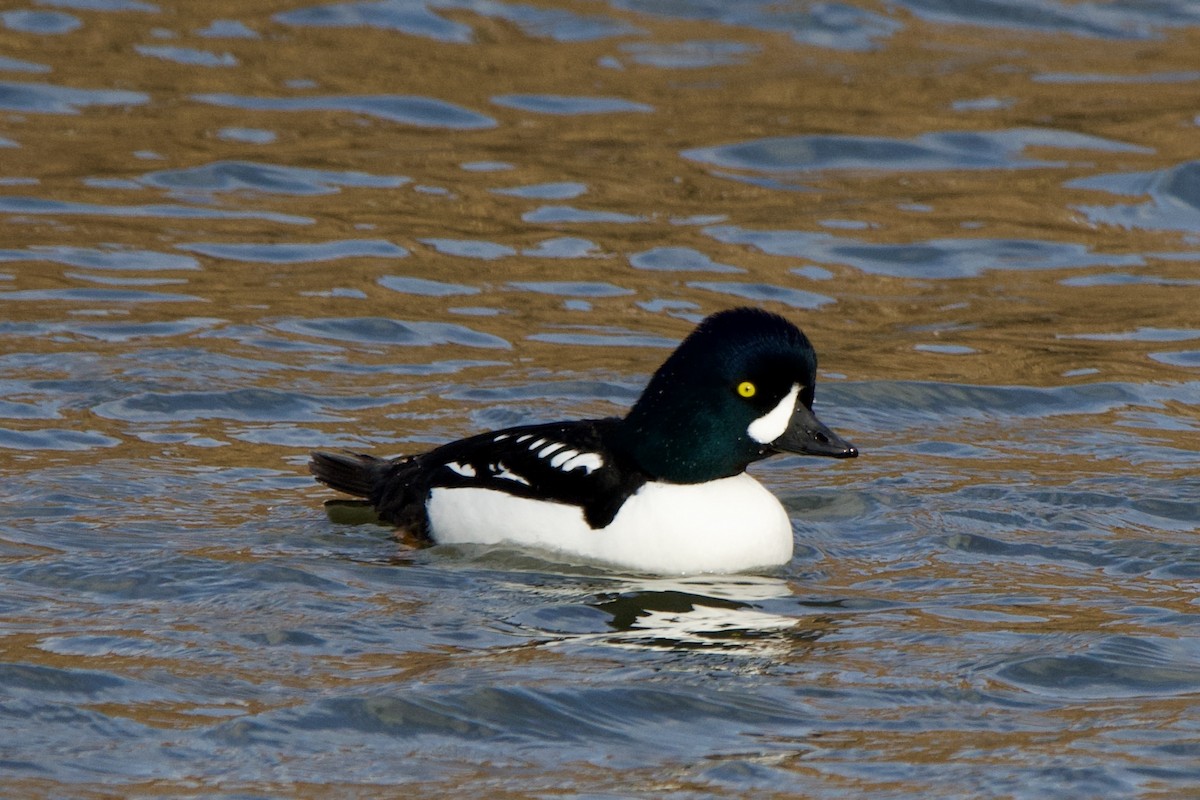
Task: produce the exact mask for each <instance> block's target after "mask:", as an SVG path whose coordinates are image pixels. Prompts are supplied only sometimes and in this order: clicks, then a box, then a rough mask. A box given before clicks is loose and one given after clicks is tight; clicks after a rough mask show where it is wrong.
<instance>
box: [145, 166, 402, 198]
mask: <svg viewBox="0 0 1200 800" xmlns="http://www.w3.org/2000/svg"><path fill="white" fill-rule="evenodd" d="M139 180H140V182H141V183H144V184H146V185H147V186H154V187H156V188H159V189H170V190H172V191H173V192H179V193H202V194H212V193H217V192H243V191H253V192H264V193H266V194H288V195H320V194H331V193H333V192H337V191H338V190H339V189H340V188H341V187H344V186H349V187H354V188H370V189H395V188H397V187H399V186H403V185H404V184H406V183H408V182H409V179H408V178H405V177H403V176H399V175H370V174H368V173H365V172H351V171H339V170H323V169H305V168H303V167H289V166H284V165H281V164H263V163H257V162H253V161H215V162H213V163H211V164H205V165H204V166H200V167H191V168H190V169H172V170H162V171H159V172H148V173H146V174H145V175H143V176H142V177H141V178H140V179H139Z"/></svg>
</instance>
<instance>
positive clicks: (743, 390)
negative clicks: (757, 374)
mask: <svg viewBox="0 0 1200 800" xmlns="http://www.w3.org/2000/svg"><path fill="white" fill-rule="evenodd" d="M757 391H758V387H756V386H755V385H754V384H753V383H751V382H750V381H742V382H741V383H739V384H738V388H737V393H738V394H740V395H741V396H742V397H754V393H755V392H757Z"/></svg>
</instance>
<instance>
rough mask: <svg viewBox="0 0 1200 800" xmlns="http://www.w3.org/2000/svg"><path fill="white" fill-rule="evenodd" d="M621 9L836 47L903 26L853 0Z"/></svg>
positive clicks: (630, 1)
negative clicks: (773, 34) (732, 27)
mask: <svg viewBox="0 0 1200 800" xmlns="http://www.w3.org/2000/svg"><path fill="white" fill-rule="evenodd" d="M609 3H610V4H611V5H614V6H616V7H617V8H625V9H629V10H631V11H637V12H639V13H643V14H652V15H656V16H665V17H672V18H678V19H694V20H705V21H711V22H720V23H722V24H724V25H733V26H738V27H747V28H755V29H757V30H761V31H771V32H780V33H786V34H788V35H790V36H791V37H792V39H793V40H795V41H797V42H801V43H804V44H810V45H816V46H817V47H829V48H832V49H836V50H870V49H873V48H874V47H875V45H876V40H877V39H881V38H884V37H888V36H891V35H892V34H894V33H896V32H897V31H899V30H900V29H901V28H902V27H903V26H902V25H901V23H899V22H897V21H896V20H894V19H891V18H889V17H887V16H884V15H882V14H876V13H873V12H871V11H865V10H863V9H860V8H856V7H855V6H853V5H850V4H849V3H838V2H824V3H806V4H803V5H800V6H795V5H780V4H779V3H775V2H772V0H747V1H744V2H739V3H721V2H712V1H711V0H670V2H663V1H662V0H609Z"/></svg>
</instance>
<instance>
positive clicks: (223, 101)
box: [0, 94, 497, 130]
mask: <svg viewBox="0 0 1200 800" xmlns="http://www.w3.org/2000/svg"><path fill="white" fill-rule="evenodd" d="M192 99H193V100H196V101H197V102H200V103H208V104H209V105H215V106H222V107H224V108H240V109H245V110H247V111H345V112H349V113H353V114H362V115H364V116H368V117H376V118H378V119H382V120H387V121H388V122H398V123H400V124H403V125H414V126H416V127H420V128H449V129H451V130H480V129H483V128H494V127H496V125H497V123H496V121H495V120H494V119H492V118H491V117H487V116H484V115H483V114H478V113H476V112H474V111H470V110H468V109H466V108H463V107H462V106H457V105H454V104H453V103H447V102H444V101H442V100H434V99H433V98H430V97H416V96H411V95H397V94H381V95H317V96H312V97H251V96H249V95H237V94H198V95H193V96H192ZM0 107H3V96H2V95H0Z"/></svg>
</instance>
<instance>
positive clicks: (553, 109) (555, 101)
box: [492, 94, 654, 116]
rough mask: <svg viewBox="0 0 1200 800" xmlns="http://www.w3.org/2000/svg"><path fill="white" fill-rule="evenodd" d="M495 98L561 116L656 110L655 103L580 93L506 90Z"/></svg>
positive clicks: (500, 102)
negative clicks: (519, 92) (511, 91)
mask: <svg viewBox="0 0 1200 800" xmlns="http://www.w3.org/2000/svg"><path fill="white" fill-rule="evenodd" d="M492 102H493V103H495V104H496V105H498V106H505V107H506V108H515V109H518V110H520V111H532V112H534V113H537V114H555V115H559V116H573V115H578V114H619V113H623V112H629V111H634V112H640V113H647V112H651V111H653V110H654V107H653V106H648V105H646V104H645V103H635V102H633V101H630V100H624V99H622V98H620V97H581V96H566V95H560V94H503V95H496V96H495V97H493V98H492Z"/></svg>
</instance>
